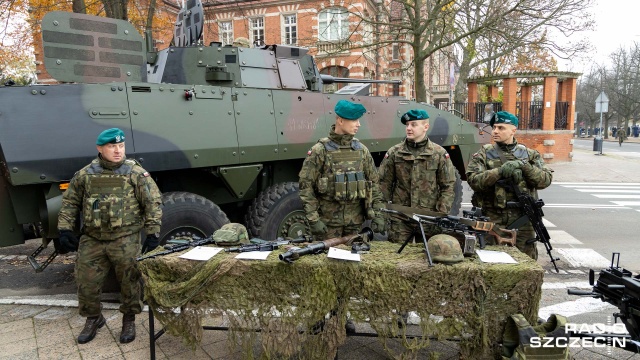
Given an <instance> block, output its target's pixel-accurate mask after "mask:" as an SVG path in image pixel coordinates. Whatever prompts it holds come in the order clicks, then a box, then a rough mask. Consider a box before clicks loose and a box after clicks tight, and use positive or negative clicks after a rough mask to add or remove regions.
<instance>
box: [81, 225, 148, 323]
mask: <svg viewBox="0 0 640 360" xmlns="http://www.w3.org/2000/svg"><path fill="white" fill-rule="evenodd" d="M139 253H140V234H138V233H136V234H133V235H128V236H125V237H121V238H119V239H116V240H111V241H105V240H96V239H95V238H92V237H90V236H88V235H82V237H80V246H79V248H78V257H77V259H76V269H75V275H76V282H77V283H78V308H79V312H80V316H85V317H88V316H98V315H99V314H100V312H101V305H100V296H101V294H102V285H103V283H104V280H105V278H106V277H107V275H108V274H109V269H111V266H113V267H114V270H115V273H116V277H117V279H118V283H119V284H120V297H121V299H120V302H121V305H120V312H121V313H123V314H132V313H133V314H139V313H140V312H141V311H142V301H141V299H140V295H141V287H140V271H138V266H137V263H136V257H137V256H138V254H139Z"/></svg>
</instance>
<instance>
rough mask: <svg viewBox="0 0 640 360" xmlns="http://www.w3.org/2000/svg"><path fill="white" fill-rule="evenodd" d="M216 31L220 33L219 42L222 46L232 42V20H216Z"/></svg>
mask: <svg viewBox="0 0 640 360" xmlns="http://www.w3.org/2000/svg"><path fill="white" fill-rule="evenodd" d="M226 25H229V28H226ZM218 31H219V33H220V42H221V43H222V45H223V46H224V45H232V44H233V39H234V38H233V20H226V21H220V22H218Z"/></svg>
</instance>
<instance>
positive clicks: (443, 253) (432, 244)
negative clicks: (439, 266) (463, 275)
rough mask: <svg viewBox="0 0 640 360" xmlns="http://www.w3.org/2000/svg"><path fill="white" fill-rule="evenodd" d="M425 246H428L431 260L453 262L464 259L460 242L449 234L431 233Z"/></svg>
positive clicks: (445, 262)
mask: <svg viewBox="0 0 640 360" xmlns="http://www.w3.org/2000/svg"><path fill="white" fill-rule="evenodd" d="M427 247H428V248H429V253H431V260H433V262H436V263H443V264H455V263H459V262H461V261H462V260H464V256H463V255H462V248H461V247H460V243H459V242H458V240H456V238H454V237H453V236H451V235H447V234H437V235H433V236H432V237H431V238H429V241H428V242H427Z"/></svg>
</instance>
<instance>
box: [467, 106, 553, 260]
mask: <svg viewBox="0 0 640 360" xmlns="http://www.w3.org/2000/svg"><path fill="white" fill-rule="evenodd" d="M489 124H490V125H491V126H492V127H493V131H492V133H491V136H492V139H493V141H495V144H487V145H484V146H483V147H482V148H481V149H480V150H479V151H478V152H477V153H475V154H474V155H473V158H472V160H471V162H470V163H469V166H468V168H467V182H468V183H469V186H471V188H472V189H473V191H474V193H473V197H472V203H473V205H475V206H480V207H482V210H483V213H484V215H485V216H488V217H489V218H490V219H491V221H493V222H495V223H496V224H497V225H498V227H499V228H506V227H508V225H510V224H511V223H513V222H514V221H515V220H517V219H519V218H520V217H521V216H522V215H523V214H522V212H521V211H520V209H511V208H507V202H508V201H513V200H515V194H513V193H512V192H511V191H509V190H508V189H506V188H505V187H503V186H501V185H499V184H498V183H497V182H498V180H500V179H513V181H515V182H516V183H517V184H518V187H519V189H520V191H522V192H526V193H528V194H530V195H531V196H533V197H534V198H536V199H537V198H538V189H544V188H546V187H548V186H549V185H551V179H552V171H551V169H549V167H547V166H546V165H545V163H544V161H543V160H542V158H541V156H540V153H538V152H537V151H536V150H533V149H528V148H527V147H526V146H524V145H522V144H518V142H517V141H516V139H515V133H516V129H517V127H518V118H517V117H515V116H514V115H513V114H510V113H508V112H506V111H498V112H497V113H495V115H494V116H493V117H492V118H491V120H490V122H489ZM535 238H536V235H535V231H534V230H533V226H532V225H531V223H530V222H527V223H526V224H524V225H523V226H522V227H520V228H519V229H518V236H517V238H516V246H517V247H518V249H520V251H522V252H524V253H525V254H527V255H529V256H530V257H531V258H533V259H537V258H538V250H537V248H536V244H535ZM493 242H494V239H493V238H492V237H490V238H489V239H487V243H488V244H491V243H493Z"/></svg>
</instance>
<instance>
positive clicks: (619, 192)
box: [548, 182, 640, 212]
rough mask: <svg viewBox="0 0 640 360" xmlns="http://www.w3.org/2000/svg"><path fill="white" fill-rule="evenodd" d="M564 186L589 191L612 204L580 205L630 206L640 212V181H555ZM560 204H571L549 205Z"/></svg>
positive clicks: (555, 183) (600, 206)
mask: <svg viewBox="0 0 640 360" xmlns="http://www.w3.org/2000/svg"><path fill="white" fill-rule="evenodd" d="M554 185H559V186H562V187H564V188H568V189H572V190H575V191H578V192H581V193H587V194H589V195H591V196H593V197H595V198H597V199H602V200H605V201H608V202H609V203H610V204H608V205H602V204H579V205H577V204H576V205H575V206H580V207H588V206H592V207H597V208H629V209H634V210H636V211H638V212H640V183H571V182H554ZM559 205H569V204H550V205H549V206H548V207H559Z"/></svg>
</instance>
